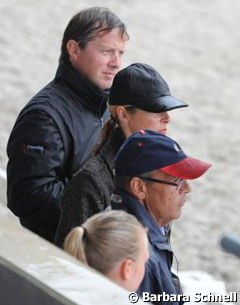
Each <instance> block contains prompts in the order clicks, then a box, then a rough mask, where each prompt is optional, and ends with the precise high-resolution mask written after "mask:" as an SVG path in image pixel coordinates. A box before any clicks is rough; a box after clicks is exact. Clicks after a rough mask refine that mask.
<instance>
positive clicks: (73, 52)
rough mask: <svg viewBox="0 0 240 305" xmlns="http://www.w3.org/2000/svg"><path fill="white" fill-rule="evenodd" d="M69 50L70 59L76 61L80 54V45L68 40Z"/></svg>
mask: <svg viewBox="0 0 240 305" xmlns="http://www.w3.org/2000/svg"><path fill="white" fill-rule="evenodd" d="M67 50H68V54H69V58H70V59H71V58H72V59H74V60H76V59H77V57H78V55H79V52H80V48H79V46H78V43H77V42H76V41H75V40H73V39H70V40H68V42H67Z"/></svg>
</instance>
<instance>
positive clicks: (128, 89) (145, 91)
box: [109, 63, 188, 113]
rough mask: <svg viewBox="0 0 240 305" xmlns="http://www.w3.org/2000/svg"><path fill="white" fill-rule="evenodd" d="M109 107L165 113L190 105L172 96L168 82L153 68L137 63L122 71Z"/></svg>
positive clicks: (113, 85)
mask: <svg viewBox="0 0 240 305" xmlns="http://www.w3.org/2000/svg"><path fill="white" fill-rule="evenodd" d="M109 105H118V106H120V105H122V106H123V105H124V106H126V105H127V106H132V107H135V108H139V109H141V110H145V111H147V112H155V113H158V112H165V111H170V110H173V109H176V108H182V107H187V106H188V105H187V104H186V103H185V102H183V101H181V100H179V99H177V98H175V97H174V96H172V95H171V94H170V90H169V87H168V84H167V83H166V81H165V80H164V79H163V78H162V76H161V75H160V74H159V73H158V72H157V71H156V70H155V69H154V68H152V67H151V66H149V65H147V64H141V63H135V64H132V65H130V66H128V67H126V68H124V69H122V70H120V71H119V72H118V73H117V74H116V76H115V77H114V80H113V84H112V87H111V89H110V96H109Z"/></svg>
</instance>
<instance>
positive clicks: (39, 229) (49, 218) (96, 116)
mask: <svg viewBox="0 0 240 305" xmlns="http://www.w3.org/2000/svg"><path fill="white" fill-rule="evenodd" d="M107 96H108V92H107V91H106V92H105V91H103V90H100V89H98V88H97V87H96V86H94V85H93V84H92V83H91V82H90V81H89V80H88V79H86V78H85V77H84V76H83V75H81V74H80V73H78V72H77V71H76V70H75V69H74V68H73V67H72V66H71V65H70V64H68V63H65V62H60V64H59V67H58V70H57V73H56V76H55V78H54V80H53V81H52V82H50V83H49V84H48V85H46V86H45V87H44V88H43V89H42V90H41V91H40V92H38V93H37V94H36V95H35V96H34V97H33V98H32V99H31V101H30V102H29V103H28V104H27V105H26V106H25V107H24V108H23V110H22V111H21V112H20V114H19V116H18V118H17V121H16V123H15V125H14V127H13V130H12V132H11V135H10V138H9V141H8V146H7V154H8V157H9V162H8V165H7V198H8V207H9V208H10V209H11V210H12V212H13V213H14V214H15V215H17V216H18V217H20V221H21V223H22V224H23V225H24V226H25V227H27V228H29V229H30V230H32V231H34V232H35V233H37V234H39V235H41V236H42V237H44V238H46V239H48V240H50V241H53V238H54V235H55V231H56V227H57V224H58V221H59V215H60V205H61V202H62V198H63V193H64V188H65V185H66V183H67V181H68V179H69V178H71V177H72V176H73V175H74V173H76V172H77V171H78V170H79V168H80V167H81V166H82V164H83V163H84V162H85V161H86V160H87V159H88V158H89V156H90V153H91V151H92V149H93V147H94V145H95V144H96V141H97V138H98V136H99V133H100V130H101V127H102V124H103V120H104V117H105V116H108V111H106V102H107Z"/></svg>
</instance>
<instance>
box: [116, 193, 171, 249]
mask: <svg viewBox="0 0 240 305" xmlns="http://www.w3.org/2000/svg"><path fill="white" fill-rule="evenodd" d="M115 196H116V197H115ZM114 198H115V199H114ZM111 204H112V208H113V209H123V210H126V211H127V212H129V213H131V214H133V215H135V216H136V218H137V219H138V220H139V221H140V222H141V223H142V224H143V225H144V226H145V227H146V228H148V238H149V241H150V243H151V244H152V245H153V246H156V247H158V248H159V249H161V250H169V251H171V247H170V245H169V243H168V240H167V237H166V236H165V235H164V234H163V232H162V230H161V228H160V227H159V225H158V224H157V223H156V222H155V220H154V219H153V218H152V216H151V215H150V214H149V212H148V211H147V210H146V208H145V207H144V206H143V205H142V204H141V203H140V202H139V201H138V200H137V199H136V198H134V197H133V196H132V195H131V194H129V193H128V192H127V191H124V190H119V189H117V190H115V191H114V195H113V196H112V202H111Z"/></svg>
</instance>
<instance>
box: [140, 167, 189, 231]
mask: <svg viewBox="0 0 240 305" xmlns="http://www.w3.org/2000/svg"><path fill="white" fill-rule="evenodd" d="M151 178H154V179H161V180H165V181H169V182H174V183H176V184H178V186H173V185H167V184H162V183H157V182H148V181H145V183H146V193H145V199H144V200H143V203H144V205H145V207H146V208H147V209H148V211H149V212H150V214H151V215H152V217H153V218H154V219H155V220H156V222H157V223H158V224H159V225H161V226H163V225H166V224H168V223H170V222H171V221H172V220H174V219H178V218H179V217H180V216H181V214H182V207H183V206H184V203H185V201H186V194H187V193H189V192H190V191H191V187H190V185H189V183H188V182H187V181H186V180H181V179H178V178H176V177H173V176H170V175H168V174H165V173H162V172H160V171H154V172H153V174H152V175H151Z"/></svg>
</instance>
